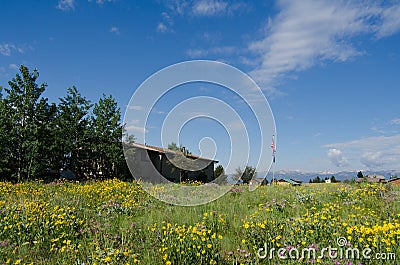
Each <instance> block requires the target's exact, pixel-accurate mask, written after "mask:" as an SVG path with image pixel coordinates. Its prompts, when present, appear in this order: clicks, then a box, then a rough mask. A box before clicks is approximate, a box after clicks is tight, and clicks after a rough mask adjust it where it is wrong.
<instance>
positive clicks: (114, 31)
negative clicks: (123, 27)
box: [109, 26, 121, 35]
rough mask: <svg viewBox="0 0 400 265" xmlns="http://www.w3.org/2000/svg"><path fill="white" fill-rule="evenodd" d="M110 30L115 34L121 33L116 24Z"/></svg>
mask: <svg viewBox="0 0 400 265" xmlns="http://www.w3.org/2000/svg"><path fill="white" fill-rule="evenodd" d="M109 32H111V33H114V34H116V35H119V34H121V32H120V31H119V28H118V27H116V26H112V27H111V28H110V30H109Z"/></svg>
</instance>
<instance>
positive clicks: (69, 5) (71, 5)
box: [57, 0, 75, 11]
mask: <svg viewBox="0 0 400 265" xmlns="http://www.w3.org/2000/svg"><path fill="white" fill-rule="evenodd" d="M57 9H60V10H61V11H70V10H74V9H75V0H59V1H58V4H57Z"/></svg>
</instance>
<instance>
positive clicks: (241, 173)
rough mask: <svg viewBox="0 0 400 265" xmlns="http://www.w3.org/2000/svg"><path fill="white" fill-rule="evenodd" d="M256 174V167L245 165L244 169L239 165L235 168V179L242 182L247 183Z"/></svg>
mask: <svg viewBox="0 0 400 265" xmlns="http://www.w3.org/2000/svg"><path fill="white" fill-rule="evenodd" d="M256 175H257V172H256V169H255V168H254V167H251V166H246V167H245V169H244V170H242V169H241V168H240V167H238V168H237V169H236V173H235V179H241V180H242V181H243V183H244V184H248V183H249V182H250V180H251V179H252V178H253V177H255V176H256Z"/></svg>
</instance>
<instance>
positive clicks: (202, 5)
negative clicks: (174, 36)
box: [165, 0, 247, 17]
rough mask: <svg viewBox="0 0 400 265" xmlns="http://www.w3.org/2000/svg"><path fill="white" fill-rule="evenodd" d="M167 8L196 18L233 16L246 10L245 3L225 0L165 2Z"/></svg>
mask: <svg viewBox="0 0 400 265" xmlns="http://www.w3.org/2000/svg"><path fill="white" fill-rule="evenodd" d="M165 4H166V6H167V7H168V8H169V9H170V10H171V11H173V12H174V13H176V14H179V15H189V16H196V17H204V16H208V17H209V16H222V15H233V14H234V13H235V12H239V11H240V12H242V11H243V10H246V7H247V4H245V3H244V2H237V1H236V2H232V1H223V0H199V1H187V0H175V1H165Z"/></svg>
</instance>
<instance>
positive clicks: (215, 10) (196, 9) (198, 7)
mask: <svg viewBox="0 0 400 265" xmlns="http://www.w3.org/2000/svg"><path fill="white" fill-rule="evenodd" d="M227 7H228V4H227V3H226V2H224V1H216V0H201V1H197V2H196V3H194V5H193V8H192V10H193V14H195V15H198V16H214V15H217V14H223V13H224V12H226V10H227Z"/></svg>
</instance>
